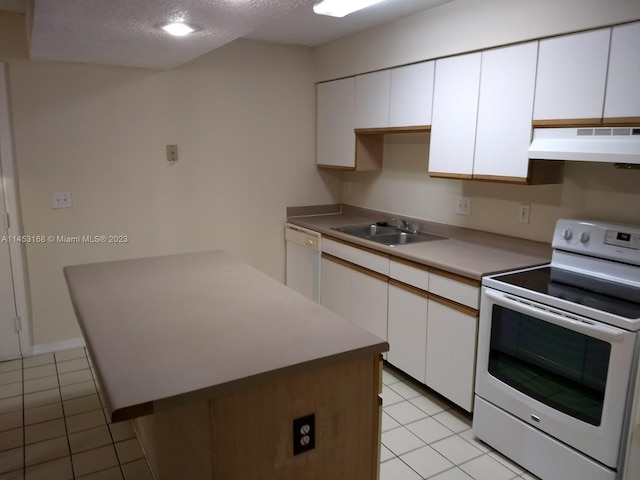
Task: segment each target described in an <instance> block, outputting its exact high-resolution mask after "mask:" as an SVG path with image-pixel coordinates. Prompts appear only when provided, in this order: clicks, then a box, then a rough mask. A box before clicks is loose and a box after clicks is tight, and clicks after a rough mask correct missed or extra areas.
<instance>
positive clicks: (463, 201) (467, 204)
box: [456, 196, 471, 215]
mask: <svg viewBox="0 0 640 480" xmlns="http://www.w3.org/2000/svg"><path fill="white" fill-rule="evenodd" d="M456 215H471V197H461V196H457V197H456Z"/></svg>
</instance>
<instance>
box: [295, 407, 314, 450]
mask: <svg viewBox="0 0 640 480" xmlns="http://www.w3.org/2000/svg"><path fill="white" fill-rule="evenodd" d="M315 447H316V414H315V413H312V414H311V415H307V416H305V417H300V418H296V419H295V420H294V421H293V454H294V455H298V454H300V453H304V452H307V451H309V450H313V449H314V448H315Z"/></svg>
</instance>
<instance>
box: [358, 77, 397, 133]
mask: <svg viewBox="0 0 640 480" xmlns="http://www.w3.org/2000/svg"><path fill="white" fill-rule="evenodd" d="M390 88H391V70H383V71H381V72H374V73H367V74H366V75H358V76H357V77H356V124H355V128H385V127H388V126H389V90H390Z"/></svg>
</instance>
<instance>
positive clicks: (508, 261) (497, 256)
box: [288, 208, 551, 280]
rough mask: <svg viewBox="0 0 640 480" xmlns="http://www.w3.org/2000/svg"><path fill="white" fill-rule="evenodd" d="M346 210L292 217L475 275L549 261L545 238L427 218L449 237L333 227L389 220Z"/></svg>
mask: <svg viewBox="0 0 640 480" xmlns="http://www.w3.org/2000/svg"><path fill="white" fill-rule="evenodd" d="M345 210H346V211H345ZM345 210H343V212H342V213H335V214H325V215H310V216H298V217H290V218H289V219H288V222H289V223H293V224H295V225H299V226H301V227H305V228H308V229H310V230H315V231H317V232H320V233H321V234H322V235H323V236H325V237H326V236H329V237H333V238H336V239H339V240H344V241H347V242H350V243H353V244H354V245H360V246H364V247H367V248H369V249H373V250H376V251H378V252H380V253H384V254H388V255H394V256H396V257H400V258H405V259H407V260H412V261H414V262H417V263H421V264H424V265H427V266H430V267H434V268H438V269H441V270H445V271H448V272H452V273H455V274H458V275H462V276H464V277H467V278H471V279H475V280H480V279H481V278H482V276H483V275H487V274H490V273H497V272H504V271H507V270H515V269H518V268H526V267H532V266H536V265H542V264H545V263H549V262H550V261H551V246H550V245H549V244H547V243H542V242H535V241H531V240H524V239H521V238H515V237H509V236H505V235H498V234H493V233H488V232H481V231H478V230H471V229H468V228H461V227H455V226H451V225H444V224H440V223H433V222H425V221H421V222H419V223H420V226H421V228H420V230H421V231H425V232H428V233H432V234H435V235H439V236H443V237H446V239H445V240H437V241H431V242H423V243H414V244H410V245H398V246H394V247H388V246H386V245H382V244H379V243H376V242H371V241H369V240H364V239H361V238H358V237H355V236H353V235H348V234H346V233H342V232H339V231H336V230H333V228H334V227H342V226H345V225H354V224H359V223H371V222H375V221H382V220H384V221H388V222H389V223H391V218H387V217H388V215H387V216H385V215H384V214H379V215H376V214H372V213H371V212H369V211H364V210H363V211H360V210H359V209H355V208H352V209H345Z"/></svg>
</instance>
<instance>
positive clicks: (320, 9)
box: [313, 0, 383, 18]
mask: <svg viewBox="0 0 640 480" xmlns="http://www.w3.org/2000/svg"><path fill="white" fill-rule="evenodd" d="M382 1H383V0H322V1H320V2H318V3H316V4H314V5H313V11H314V12H315V13H317V14H318V15H328V16H330V17H340V18H341V17H345V16H347V15H349V14H350V13H353V12H356V11H358V10H362V9H363V8H367V7H370V6H371V5H375V4H376V3H380V2H382Z"/></svg>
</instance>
